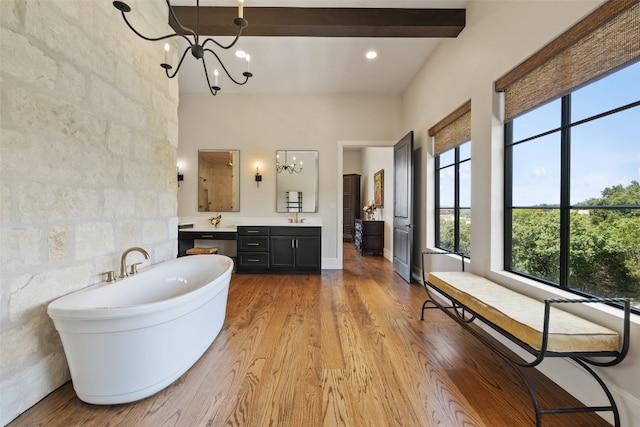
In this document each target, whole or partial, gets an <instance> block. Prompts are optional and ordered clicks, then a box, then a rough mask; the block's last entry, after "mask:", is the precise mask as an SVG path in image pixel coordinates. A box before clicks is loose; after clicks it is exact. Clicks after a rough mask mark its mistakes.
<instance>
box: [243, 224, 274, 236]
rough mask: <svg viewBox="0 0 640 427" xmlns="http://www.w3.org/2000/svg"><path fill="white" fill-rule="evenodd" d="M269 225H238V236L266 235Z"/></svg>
mask: <svg viewBox="0 0 640 427" xmlns="http://www.w3.org/2000/svg"><path fill="white" fill-rule="evenodd" d="M268 235H269V227H253V226H239V227H238V236H268Z"/></svg>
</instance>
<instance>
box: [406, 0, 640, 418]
mask: <svg viewBox="0 0 640 427" xmlns="http://www.w3.org/2000/svg"><path fill="white" fill-rule="evenodd" d="M600 3H601V1H587V0H585V1H579V2H578V1H554V2H550V1H472V2H470V3H469V7H468V8H467V27H466V28H465V29H464V30H463V31H462V33H461V34H460V36H459V37H458V38H456V39H452V40H446V41H444V42H443V43H441V44H440V45H439V47H438V49H437V50H436V51H435V52H434V54H433V56H432V57H431V58H430V59H429V61H428V62H427V64H425V66H424V67H423V69H422V71H421V72H420V73H419V74H418V75H417V76H416V78H415V79H414V81H413V82H412V83H411V85H410V87H409V88H408V89H407V90H406V92H405V95H404V97H403V114H402V118H403V128H406V129H414V130H415V136H416V141H415V142H416V146H417V150H419V151H420V152H421V161H420V165H419V167H418V169H419V170H420V173H419V174H418V175H416V186H417V188H418V191H417V193H416V194H418V195H419V200H416V202H417V203H418V204H419V213H418V215H417V219H418V221H419V222H418V224H417V225H418V231H417V234H416V240H417V241H419V243H418V244H417V245H416V248H417V250H420V248H428V247H432V246H433V243H434V238H433V235H434V232H433V230H434V221H435V216H434V210H433V181H432V177H433V157H432V152H431V143H430V138H429V137H428V136H427V130H428V128H429V127H431V126H433V125H434V124H435V123H437V122H438V121H439V120H441V119H442V118H443V117H445V116H446V115H447V114H449V113H450V112H452V111H453V110H454V109H455V108H457V107H458V106H460V105H462V104H463V103H464V102H465V101H467V100H468V99H471V102H472V107H471V122H472V125H471V140H472V148H471V150H472V152H471V158H472V184H471V185H472V196H471V207H472V228H471V254H472V255H471V263H470V266H469V268H470V270H471V271H473V272H475V273H477V274H481V275H485V276H488V277H490V278H491V279H493V280H495V281H497V282H499V283H502V284H504V285H508V286H512V287H514V288H518V289H519V290H521V291H522V292H525V293H528V294H531V295H533V296H536V297H538V298H543V297H545V296H550V295H554V294H552V293H551V288H550V287H547V286H540V285H537V284H535V283H534V282H531V281H524V280H522V279H518V278H516V277H514V276H513V275H509V274H504V273H502V272H501V269H502V259H503V258H502V236H503V231H502V215H503V212H502V210H503V209H502V205H503V203H502V202H503V200H502V193H503V190H502V184H503V179H502V167H503V163H502V162H503V157H502V146H503V145H502V144H503V138H502V121H501V111H502V110H501V99H502V97H501V96H500V95H499V94H496V93H495V92H494V90H493V82H494V81H495V80H496V79H498V78H499V77H501V76H502V75H503V74H505V73H506V72H508V71H509V70H510V69H512V68H513V67H515V66H516V65H518V64H519V63H520V62H521V61H523V60H524V59H526V58H527V57H528V56H530V55H531V54H532V53H534V52H535V51H537V50H538V49H540V48H541V47H542V46H544V45H545V44H546V43H548V42H549V41H551V40H552V39H553V38H555V37H556V36H557V35H559V34H561V33H562V32H564V31H565V30H566V29H567V28H569V27H571V26H572V25H573V24H574V23H575V22H577V21H579V20H580V19H581V18H583V17H584V16H585V15H587V14H588V13H589V12H591V11H592V10H593V9H594V8H595V7H597V6H598V5H599V4H600ZM437 260H438V261H439V262H437V263H433V264H432V265H429V267H430V268H431V269H434V270H437V269H450V268H451V269H454V268H459V264H458V263H459V260H458V261H457V262H456V261H455V260H447V259H446V257H440V258H437ZM419 261H420V260H419V258H417V259H416V263H415V264H414V271H415V272H416V273H418V272H419V264H418V263H419ZM572 309H573V310H576V311H578V310H579V311H581V315H583V316H585V317H587V318H591V319H593V320H594V321H597V322H600V323H603V324H606V325H608V326H610V327H615V328H616V329H620V319H619V316H620V312H619V310H605V311H600V310H597V309H594V308H593V307H589V308H584V307H572ZM633 317H634V319H633V327H632V341H631V342H632V348H635V349H636V350H637V349H638V348H640V347H638V342H640V320H639V319H638V316H633ZM634 343H635V344H634ZM542 368H543V369H542V370H543V371H544V372H545V373H547V374H548V375H549V377H550V378H552V379H554V380H556V381H557V382H558V383H559V384H560V385H562V386H563V387H564V388H566V389H567V390H568V391H569V392H571V393H572V394H573V395H575V396H576V397H578V398H580V399H583V400H585V401H590V402H593V401H594V400H595V402H602V399H601V397H600V394H599V393H598V392H597V390H596V388H595V387H594V386H593V384H592V382H591V381H590V380H589V379H588V378H587V379H585V378H584V375H582V374H581V373H580V372H579V371H578V370H577V368H575V367H574V366H573V365H572V364H570V363H569V362H566V361H562V360H553V361H549V362H545V364H544V366H543V367H542ZM597 371H598V372H599V373H601V374H602V376H603V377H604V379H605V380H606V381H607V383H608V384H609V385H610V387H611V389H612V392H613V393H614V395H615V397H616V401H617V402H618V403H619V405H620V406H621V408H620V409H621V412H622V418H623V420H624V421H625V425H627V426H631V425H632V423H633V422H634V420H638V419H640V382H639V381H637V378H639V377H640V354H638V351H634V350H632V351H631V354H630V355H629V356H628V357H627V359H626V360H625V361H624V362H623V363H622V364H621V365H619V366H616V367H612V368H604V369H597Z"/></svg>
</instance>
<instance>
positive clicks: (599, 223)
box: [512, 181, 640, 306]
mask: <svg viewBox="0 0 640 427" xmlns="http://www.w3.org/2000/svg"><path fill="white" fill-rule="evenodd" d="M580 206H583V207H584V209H574V210H572V212H571V216H570V221H571V222H570V236H571V238H570V242H569V251H570V253H569V260H570V270H569V284H568V285H569V287H571V288H575V289H580V290H583V291H586V292H589V293H593V294H596V295H602V296H610V297H622V296H624V297H629V298H632V299H633V300H634V305H636V306H637V305H638V304H640V184H638V182H637V181H633V182H632V183H631V184H629V185H628V186H627V187H624V186H622V185H616V186H613V187H607V188H605V189H604V190H603V191H602V197H600V198H593V199H589V200H585V201H584V202H581V203H579V204H578V206H577V207H580ZM599 207H602V208H599ZM559 215H560V211H559V210H558V209H542V207H538V208H532V209H517V210H515V211H514V212H513V229H512V241H513V246H512V266H513V268H514V270H516V271H521V272H524V273H527V274H531V275H534V276H536V277H541V278H544V279H547V280H550V281H552V282H555V283H558V282H559V265H560V245H559V240H560V236H559V229H560V227H559V218H560V216H559Z"/></svg>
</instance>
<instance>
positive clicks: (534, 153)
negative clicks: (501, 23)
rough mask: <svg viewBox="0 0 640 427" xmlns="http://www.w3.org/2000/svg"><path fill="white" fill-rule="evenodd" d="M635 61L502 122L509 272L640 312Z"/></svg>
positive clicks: (639, 129)
mask: <svg viewBox="0 0 640 427" xmlns="http://www.w3.org/2000/svg"><path fill="white" fill-rule="evenodd" d="M638 81H640V62H636V63H635V64H633V65H629V66H627V67H625V68H623V69H621V70H619V71H617V72H615V73H613V74H610V75H608V76H606V77H604V78H602V79H600V80H596V81H595V82H593V83H591V84H588V85H586V86H584V87H582V88H580V89H577V90H573V91H572V92H570V93H569V94H568V95H565V96H563V97H561V98H560V99H557V100H554V101H552V102H550V103H547V104H544V105H542V106H540V107H538V108H536V109H534V110H531V111H529V112H527V113H524V114H522V115H520V116H518V117H516V118H514V119H512V120H510V121H508V122H507V123H506V124H505V268H506V269H507V270H509V271H512V272H515V273H518V274H522V275H525V276H528V277H531V278H534V279H537V280H540V281H542V282H545V283H548V284H552V285H555V286H560V287H562V288H566V289H568V290H571V291H574V292H577V293H580V294H586V295H597V296H603V297H628V298H631V299H632V306H634V307H635V309H634V310H636V311H638V312H640V184H639V181H640V126H638V122H639V121H640V85H638V83H637V82H638Z"/></svg>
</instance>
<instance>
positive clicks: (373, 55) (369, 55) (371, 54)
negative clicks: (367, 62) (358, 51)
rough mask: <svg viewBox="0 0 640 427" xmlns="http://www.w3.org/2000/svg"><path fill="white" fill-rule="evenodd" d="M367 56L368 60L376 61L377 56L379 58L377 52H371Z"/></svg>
mask: <svg viewBox="0 0 640 427" xmlns="http://www.w3.org/2000/svg"><path fill="white" fill-rule="evenodd" d="M365 56H366V57H367V59H374V58H375V57H376V56H378V52H376V51H375V50H370V51H369V52H367V54H366V55H365Z"/></svg>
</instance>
